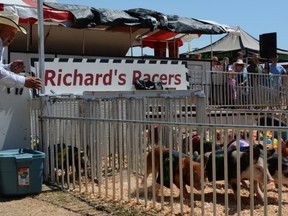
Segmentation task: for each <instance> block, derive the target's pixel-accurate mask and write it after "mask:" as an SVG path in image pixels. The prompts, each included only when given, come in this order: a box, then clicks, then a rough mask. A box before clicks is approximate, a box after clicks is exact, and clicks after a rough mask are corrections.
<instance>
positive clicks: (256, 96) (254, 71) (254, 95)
mask: <svg viewBox="0 0 288 216" xmlns="http://www.w3.org/2000/svg"><path fill="white" fill-rule="evenodd" d="M247 72H248V80H249V86H250V87H251V88H250V90H251V91H250V99H251V102H252V103H253V104H256V105H258V104H259V101H260V99H261V95H262V94H261V88H260V85H261V74H262V73H263V72H264V68H263V67H262V66H261V65H260V64H259V55H258V54H256V53H254V54H253V56H252V62H251V64H250V65H249V66H248V67H247Z"/></svg>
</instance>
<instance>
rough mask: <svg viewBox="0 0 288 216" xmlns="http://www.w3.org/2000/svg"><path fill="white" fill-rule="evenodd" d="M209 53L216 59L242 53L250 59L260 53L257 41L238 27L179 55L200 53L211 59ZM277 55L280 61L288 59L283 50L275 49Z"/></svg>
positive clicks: (287, 53) (285, 51)
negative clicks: (205, 44)
mask: <svg viewBox="0 0 288 216" xmlns="http://www.w3.org/2000/svg"><path fill="white" fill-rule="evenodd" d="M211 51H212V52H213V54H214V55H217V56H218V57H225V56H227V57H235V53H236V52H238V51H243V52H245V53H246V56H248V57H250V56H251V55H252V54H253V53H259V52H260V46H259V40H258V39H256V38H254V37H253V36H251V35H250V34H249V33H247V32H246V31H244V30H243V29H241V28H240V27H234V28H233V29H232V28H231V30H230V31H229V32H228V33H227V34H226V35H225V36H223V37H222V38H220V39H219V40H217V41H215V42H214V43H212V44H210V45H207V46H204V47H202V48H199V49H196V50H194V51H192V52H188V53H182V54H181V55H183V56H187V55H194V54H195V53H201V54H202V56H206V57H208V58H210V57H211ZM277 54H278V55H279V56H280V58H282V59H288V51H287V50H284V49H279V48H278V49H277Z"/></svg>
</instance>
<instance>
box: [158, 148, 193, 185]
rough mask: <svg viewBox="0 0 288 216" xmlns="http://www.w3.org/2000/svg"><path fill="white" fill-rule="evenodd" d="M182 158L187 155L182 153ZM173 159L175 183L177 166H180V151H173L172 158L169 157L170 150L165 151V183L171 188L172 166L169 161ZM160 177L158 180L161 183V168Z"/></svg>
mask: <svg viewBox="0 0 288 216" xmlns="http://www.w3.org/2000/svg"><path fill="white" fill-rule="evenodd" d="M181 156H182V158H183V157H186V156H187V155H185V154H183V153H182V155H181ZM170 160H172V164H173V165H172V167H173V183H174V174H175V170H176V168H177V166H179V152H177V151H172V158H169V151H166V152H163V185H164V186H165V187H167V188H170V168H169V163H170ZM157 172H158V177H157V180H156V182H157V183H158V184H160V179H161V175H160V170H157Z"/></svg>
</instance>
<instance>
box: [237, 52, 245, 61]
mask: <svg viewBox="0 0 288 216" xmlns="http://www.w3.org/2000/svg"><path fill="white" fill-rule="evenodd" d="M238 59H241V60H244V53H243V52H241V51H239V52H237V54H236V60H235V62H236V61H237V60H238Z"/></svg>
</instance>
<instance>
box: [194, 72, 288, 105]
mask: <svg viewBox="0 0 288 216" xmlns="http://www.w3.org/2000/svg"><path fill="white" fill-rule="evenodd" d="M189 74H190V88H191V89H201V90H203V91H204V92H205V95H206V96H207V105H208V106H213V107H222V108H223V107H233V108H245V109H249V108H251V107H253V108H262V109H267V108H273V109H274V108H278V109H279V108H285V109H286V108H287V75H273V74H255V73H248V74H247V76H245V78H243V74H242V73H237V72H225V71H200V72H199V71H190V72H189Z"/></svg>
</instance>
